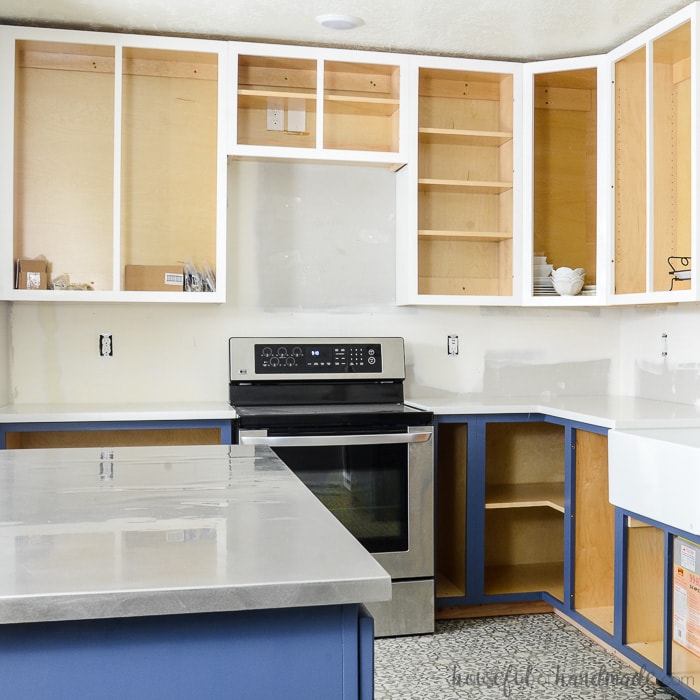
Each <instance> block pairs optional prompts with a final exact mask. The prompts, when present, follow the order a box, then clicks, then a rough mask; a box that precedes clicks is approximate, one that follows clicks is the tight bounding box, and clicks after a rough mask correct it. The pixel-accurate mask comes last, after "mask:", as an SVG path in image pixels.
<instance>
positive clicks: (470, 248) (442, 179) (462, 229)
mask: <svg viewBox="0 0 700 700" xmlns="http://www.w3.org/2000/svg"><path fill="white" fill-rule="evenodd" d="M418 94H419V104H418V293H419V294H439V295H465V296H474V295H477V296H510V295H512V293H513V76H512V75H510V74H500V73H480V72H475V71H460V70H442V69H436V68H421V69H419V78H418Z"/></svg>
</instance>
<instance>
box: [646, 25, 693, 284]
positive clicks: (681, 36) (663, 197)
mask: <svg viewBox="0 0 700 700" xmlns="http://www.w3.org/2000/svg"><path fill="white" fill-rule="evenodd" d="M690 46H691V35H690V23H689V22H688V23H686V24H684V25H682V26H680V27H678V29H675V30H673V31H672V32H669V33H668V34H665V35H664V36H662V37H660V38H659V39H657V40H656V41H655V42H654V44H653V114H654V127H653V128H654V146H653V149H654V151H653V153H654V161H653V163H654V173H653V190H654V202H653V203H654V237H653V240H654V248H653V250H654V258H653V266H654V272H653V290H654V291H656V292H658V291H662V292H663V291H667V290H668V289H669V287H670V279H669V274H668V273H669V269H670V268H669V264H668V258H669V257H681V258H683V257H690V255H691V252H692V250H691V220H690V217H691V188H692V177H691V168H690V162H691V153H692V148H691V146H692V139H691V116H690V115H691V90H690V83H691V65H690ZM677 267H684V266H683V265H677ZM686 267H687V266H686ZM689 285H690V280H687V281H684V280H675V281H674V283H673V288H674V289H688V287H689Z"/></svg>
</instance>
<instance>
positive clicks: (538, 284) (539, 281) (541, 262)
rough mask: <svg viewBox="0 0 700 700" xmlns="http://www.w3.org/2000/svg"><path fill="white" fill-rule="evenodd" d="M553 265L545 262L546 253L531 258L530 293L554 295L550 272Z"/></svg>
mask: <svg viewBox="0 0 700 700" xmlns="http://www.w3.org/2000/svg"><path fill="white" fill-rule="evenodd" d="M553 268H554V265H550V264H549V263H548V262H547V256H546V255H535V256H534V257H533V258H532V293H533V294H534V295H535V296H545V295H554V296H556V295H557V293H556V292H555V291H554V285H553V283H552V278H551V277H550V274H551V272H552V269H553Z"/></svg>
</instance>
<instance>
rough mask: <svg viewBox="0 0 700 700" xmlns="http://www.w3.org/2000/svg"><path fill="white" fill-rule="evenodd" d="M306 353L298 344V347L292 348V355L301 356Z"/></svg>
mask: <svg viewBox="0 0 700 700" xmlns="http://www.w3.org/2000/svg"><path fill="white" fill-rule="evenodd" d="M303 354H304V353H303V352H302V349H301V348H300V347H299V346H298V345H297V346H296V347H293V348H292V356H293V357H297V358H298V357H301V356H302V355H303Z"/></svg>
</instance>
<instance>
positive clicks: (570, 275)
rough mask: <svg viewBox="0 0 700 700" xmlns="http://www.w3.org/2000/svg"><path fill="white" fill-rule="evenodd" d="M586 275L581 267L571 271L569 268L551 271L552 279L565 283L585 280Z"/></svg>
mask: <svg viewBox="0 0 700 700" xmlns="http://www.w3.org/2000/svg"><path fill="white" fill-rule="evenodd" d="M585 276H586V273H585V271H584V269H583V268H582V267H579V268H577V269H576V270H572V269H571V268H570V267H559V268H557V269H556V270H552V279H553V280H561V281H562V282H566V281H569V280H582V281H583V279H584V278H585Z"/></svg>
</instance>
